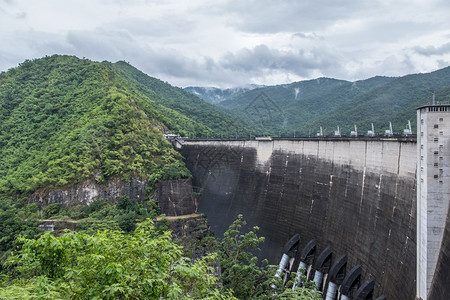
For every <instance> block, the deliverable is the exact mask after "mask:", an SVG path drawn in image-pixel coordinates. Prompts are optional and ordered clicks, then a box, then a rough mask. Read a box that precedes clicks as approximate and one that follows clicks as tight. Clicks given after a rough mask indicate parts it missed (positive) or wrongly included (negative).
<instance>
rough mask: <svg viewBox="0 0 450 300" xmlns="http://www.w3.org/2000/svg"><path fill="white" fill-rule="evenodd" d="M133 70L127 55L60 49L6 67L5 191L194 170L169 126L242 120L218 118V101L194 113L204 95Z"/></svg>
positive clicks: (210, 129) (207, 127) (1, 140)
mask: <svg viewBox="0 0 450 300" xmlns="http://www.w3.org/2000/svg"><path fill="white" fill-rule="evenodd" d="M130 70H134V72H135V73H137V72H138V71H137V70H135V69H134V68H132V67H131V66H129V65H126V64H124V63H117V64H111V63H109V62H102V63H99V62H92V61H89V60H82V59H78V58H76V57H71V56H59V55H55V56H51V57H45V58H41V59H36V60H32V61H29V60H28V61H25V62H24V63H22V64H20V66H19V67H17V68H14V69H11V70H9V71H8V72H3V73H1V74H0V193H1V194H29V193H31V192H33V191H35V190H36V189H41V188H54V187H60V186H68V185H71V184H73V183H77V182H81V181H83V180H86V179H95V180H96V181H97V182H99V183H105V182H107V181H108V180H109V179H110V178H113V177H119V178H121V179H123V180H125V181H126V180H129V179H130V178H131V177H139V178H142V179H148V180H149V181H150V182H151V183H155V182H156V181H157V180H158V179H177V178H181V177H188V176H190V175H189V172H188V170H187V169H186V167H185V166H184V163H183V162H182V159H181V155H179V154H178V153H177V152H176V151H175V150H174V149H173V147H172V145H170V143H169V142H167V141H166V140H165V138H164V137H163V133H164V132H173V133H180V134H182V135H187V134H189V135H190V136H201V135H204V134H210V135H220V134H224V133H225V132H226V131H227V130H230V128H233V129H234V128H241V127H239V126H237V125H235V123H234V122H233V121H232V120H231V119H227V117H224V118H223V120H225V121H223V123H222V122H215V123H214V122H213V120H214V118H218V119H221V117H222V116H223V115H221V114H220V112H219V111H218V110H217V109H216V108H209V109H204V110H201V111H200V112H198V113H197V114H196V115H194V117H192V118H191V116H190V115H189V114H190V113H191V111H192V110H194V109H195V107H193V106H194V105H193V103H194V102H195V103H196V104H197V105H199V106H201V105H204V104H205V103H204V102H203V101H202V100H200V99H198V98H195V99H193V97H184V98H182V97H181V96H183V93H184V92H183V93H180V91H179V89H178V88H173V87H171V86H170V85H168V84H164V83H162V82H160V81H157V80H156V79H149V77H148V76H144V75H141V76H140V80H141V81H143V82H144V83H145V82H147V81H149V82H150V81H151V80H153V81H155V83H154V85H153V86H151V87H153V88H154V89H155V90H156V91H154V90H152V89H151V87H150V86H145V85H144V84H141V83H139V82H138V81H136V80H131V79H130V76H131V75H130V74H131V73H132V72H130ZM160 87H163V90H158V88H160ZM178 96H180V97H178ZM166 97H168V98H166ZM187 101H191V103H188V104H186V103H187ZM186 106H191V107H192V108H191V109H190V110H184V109H185V108H186ZM205 107H207V106H205ZM209 114H213V115H209ZM221 120H222V119H221Z"/></svg>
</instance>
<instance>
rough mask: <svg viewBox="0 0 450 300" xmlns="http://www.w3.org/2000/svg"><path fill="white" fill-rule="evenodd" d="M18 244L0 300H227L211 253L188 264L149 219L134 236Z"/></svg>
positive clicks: (107, 234)
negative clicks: (221, 291)
mask: <svg viewBox="0 0 450 300" xmlns="http://www.w3.org/2000/svg"><path fill="white" fill-rule="evenodd" d="M19 241H20V242H21V243H22V246H21V248H20V249H19V250H18V251H16V253H14V254H13V255H11V256H10V257H9V258H8V261H7V263H6V266H7V267H8V268H9V276H8V277H7V278H6V279H4V280H3V281H2V282H0V298H1V299H3V298H7V299H20V298H44V299H45V298H48V299H125V298H126V299H181V298H183V299H233V296H232V294H231V292H230V291H225V292H224V293H222V294H221V293H220V291H219V290H218V289H217V286H216V281H217V278H216V277H215V276H213V275H211V274H213V267H212V263H213V262H214V261H215V259H216V256H215V254H210V255H207V256H205V257H203V258H202V259H199V260H197V261H196V262H194V263H192V262H191V261H190V260H189V259H187V258H184V257H182V249H181V247H180V246H178V245H177V244H175V243H174V242H173V241H172V238H171V234H170V232H168V231H166V232H164V233H163V234H158V233H157V232H156V230H155V227H154V224H153V221H152V220H149V219H148V220H146V221H145V222H143V223H141V224H140V225H139V226H138V228H137V229H136V230H135V232H134V234H124V233H122V232H120V231H108V230H105V231H101V232H98V233H97V234H95V235H92V236H90V235H86V234H80V233H76V232H69V233H66V234H64V235H62V236H60V237H55V236H53V235H52V234H50V233H46V234H44V235H43V236H41V237H40V238H38V239H26V238H20V239H19Z"/></svg>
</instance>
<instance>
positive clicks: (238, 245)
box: [218, 215, 321, 300]
mask: <svg viewBox="0 0 450 300" xmlns="http://www.w3.org/2000/svg"><path fill="white" fill-rule="evenodd" d="M246 224H247V223H246V222H245V221H244V219H243V216H242V215H238V217H237V219H236V220H235V221H234V222H233V224H231V225H230V227H229V228H228V230H227V231H226V232H225V233H224V236H223V239H222V241H221V242H220V245H219V249H218V253H219V261H220V266H221V267H222V275H221V278H220V279H221V281H222V283H223V286H224V287H225V288H227V289H230V290H233V292H234V294H235V296H236V297H238V298H239V299H304V300H310V299H321V293H320V292H317V291H315V290H314V289H312V286H311V283H310V282H307V283H306V286H305V287H298V288H297V289H296V290H295V291H292V289H291V287H292V282H291V281H289V282H288V283H287V284H286V285H284V284H283V282H282V279H281V278H275V277H274V274H275V272H276V269H277V266H274V265H268V264H267V260H263V261H262V262H259V261H258V258H257V257H256V256H255V252H256V251H259V248H258V246H259V245H260V244H261V243H263V242H264V237H258V235H257V234H256V233H257V231H258V230H259V228H258V227H257V226H254V227H253V229H252V230H250V231H249V232H247V233H242V229H243V227H244V226H245V225H246ZM291 278H295V273H291ZM305 281H306V278H303V282H305ZM271 284H272V285H274V286H277V287H278V288H277V289H276V290H274V289H272V288H271V287H270V286H271Z"/></svg>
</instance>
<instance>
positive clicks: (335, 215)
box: [180, 138, 448, 299]
mask: <svg viewBox="0 0 450 300" xmlns="http://www.w3.org/2000/svg"><path fill="white" fill-rule="evenodd" d="M180 152H181V154H182V155H183V156H184V157H185V161H186V165H187V166H188V168H189V170H190V171H191V172H192V175H193V178H192V180H193V185H194V186H195V187H198V188H199V189H200V193H201V195H200V200H199V208H198V210H199V212H201V213H205V214H206V216H207V218H208V222H209V224H210V225H211V229H212V230H213V231H214V232H215V234H216V235H218V236H221V235H222V234H223V232H224V231H225V230H226V229H227V228H228V226H229V225H230V224H231V223H232V222H233V221H234V220H235V219H236V216H237V215H238V214H243V215H244V219H245V220H246V221H247V222H248V225H249V226H254V225H258V226H259V227H260V231H259V235H261V236H264V237H266V242H265V243H264V245H262V248H261V254H260V256H261V257H265V258H267V259H269V262H270V263H272V264H278V262H279V261H280V258H281V257H282V254H283V246H284V245H285V243H286V241H288V240H289V238H290V237H292V236H293V235H295V234H299V236H300V241H299V244H300V249H301V248H303V247H304V246H306V245H307V243H308V242H310V241H311V240H315V242H316V247H317V251H316V254H315V258H316V259H317V257H318V256H319V254H320V253H321V252H322V250H324V249H329V250H328V251H329V254H328V257H329V258H331V260H332V261H336V259H337V258H338V257H340V256H342V255H344V254H345V255H347V257H348V261H347V271H349V270H350V269H351V268H352V267H354V266H360V269H361V274H360V278H359V284H358V286H361V285H362V284H363V283H364V282H366V281H368V280H372V284H374V285H373V296H374V298H376V297H378V296H382V295H384V296H386V298H388V299H414V298H415V297H416V213H417V203H416V197H417V192H416V169H417V168H416V163H417V142H416V140H415V139H412V138H365V139H364V138H358V139H356V138H328V139H326V138H311V139H308V138H306V139H274V140H272V139H267V140H187V141H185V143H184V145H183V147H182V148H181V149H180ZM447 244H448V241H447ZM328 247H329V248H328ZM330 250H331V251H330ZM447 250H448V249H447ZM444 261H445V257H444ZM447 261H448V260H447ZM313 269H314V266H313ZM294 271H296V269H295V270H294ZM443 272H444V273H445V272H448V267H446V268H444V270H443ZM325 280H326V279H325ZM444 282H445V281H444ZM324 284H325V282H324ZM353 288H354V289H356V288H357V287H353ZM353 295H354V291H353ZM360 299H364V298H360Z"/></svg>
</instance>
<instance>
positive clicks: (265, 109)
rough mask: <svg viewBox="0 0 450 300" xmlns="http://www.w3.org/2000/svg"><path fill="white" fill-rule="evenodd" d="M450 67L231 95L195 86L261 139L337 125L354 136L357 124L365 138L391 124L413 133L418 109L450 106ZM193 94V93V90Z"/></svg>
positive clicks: (324, 80)
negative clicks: (433, 95) (430, 105)
mask: <svg viewBox="0 0 450 300" xmlns="http://www.w3.org/2000/svg"><path fill="white" fill-rule="evenodd" d="M449 88H450V67H447V68H444V69H441V70H438V71H435V72H431V73H426V74H413V75H407V76H403V77H381V76H376V77H373V78H369V79H366V80H360V81H356V82H349V81H344V80H337V79H332V78H318V79H314V80H307V81H300V82H294V83H291V84H284V85H275V86H266V87H259V88H255V89H252V90H242V91H241V92H239V93H233V94H229V96H228V97H227V98H226V99H224V97H223V96H224V95H226V94H224V93H222V92H220V90H219V91H217V90H215V89H211V88H206V89H200V88H196V89H195V93H196V94H197V95H198V96H199V97H204V98H205V99H210V98H212V97H213V95H212V93H214V92H216V93H219V96H221V99H222V100H223V101H221V102H219V103H217V105H218V106H220V107H223V108H225V109H227V110H228V111H230V112H232V114H233V116H235V117H236V118H237V119H241V120H245V121H246V122H247V123H248V124H249V126H251V127H253V128H254V130H255V131H256V132H257V134H259V135H266V134H270V135H274V136H278V135H281V136H293V135H294V134H295V135H296V136H309V135H311V136H313V135H315V133H316V132H318V131H319V127H320V126H322V127H323V129H324V134H325V135H332V134H333V133H334V130H336V127H337V126H340V128H341V129H342V132H343V133H344V134H345V133H346V134H347V135H348V134H349V132H350V131H351V130H353V128H354V125H357V126H358V130H359V133H360V134H364V133H366V132H367V130H369V129H371V123H373V124H374V126H375V131H376V132H377V133H379V134H380V133H384V130H385V129H388V128H389V122H392V125H393V129H394V131H395V132H402V131H403V129H404V128H406V124H407V123H408V120H411V123H412V126H413V131H414V128H415V125H416V124H415V123H416V108H417V107H418V106H421V105H424V104H427V103H428V102H430V101H431V91H434V92H436V100H437V101H441V102H448V100H449V99H448V90H449ZM188 90H190V91H192V92H194V90H192V89H188Z"/></svg>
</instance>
